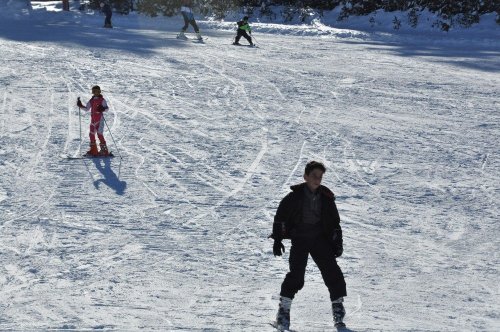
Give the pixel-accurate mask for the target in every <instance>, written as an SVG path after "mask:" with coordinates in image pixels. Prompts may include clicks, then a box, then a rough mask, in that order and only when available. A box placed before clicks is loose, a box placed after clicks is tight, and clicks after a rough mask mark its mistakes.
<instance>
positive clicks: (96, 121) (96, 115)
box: [76, 85, 110, 157]
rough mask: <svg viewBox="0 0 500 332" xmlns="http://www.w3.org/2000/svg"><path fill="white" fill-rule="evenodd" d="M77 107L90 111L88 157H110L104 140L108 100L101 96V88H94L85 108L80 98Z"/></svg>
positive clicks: (96, 86)
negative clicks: (105, 113) (97, 141)
mask: <svg viewBox="0 0 500 332" xmlns="http://www.w3.org/2000/svg"><path fill="white" fill-rule="evenodd" d="M76 105H77V106H78V107H80V108H84V109H86V110H87V111H90V132H89V137H90V150H89V151H87V153H86V155H87V156H91V157H97V156H103V157H107V156H109V155H110V153H109V151H108V147H107V146H106V140H105V139H104V116H103V114H102V113H103V112H105V111H106V110H108V108H109V107H108V104H107V102H106V99H104V97H103V96H102V94H101V88H100V87H99V86H98V85H95V86H93V87H92V98H90V100H89V101H88V102H87V105H85V106H84V105H83V104H82V102H81V101H80V98H78V101H77V103H76ZM96 134H97V137H98V138H99V147H100V151H98V150H97V143H96V139H95V136H96Z"/></svg>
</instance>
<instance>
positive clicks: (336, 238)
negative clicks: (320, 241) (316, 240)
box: [332, 230, 344, 258]
mask: <svg viewBox="0 0 500 332" xmlns="http://www.w3.org/2000/svg"><path fill="white" fill-rule="evenodd" d="M332 247H333V253H334V255H335V258H337V257H340V256H342V253H343V252H344V245H343V241H342V231H340V230H338V231H336V232H334V233H333V236H332Z"/></svg>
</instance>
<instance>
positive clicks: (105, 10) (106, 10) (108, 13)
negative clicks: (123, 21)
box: [102, 4, 113, 16]
mask: <svg viewBox="0 0 500 332" xmlns="http://www.w3.org/2000/svg"><path fill="white" fill-rule="evenodd" d="M102 12H103V13H104V14H105V15H106V16H111V15H112V14H113V11H112V10H111V6H110V5H108V4H104V6H103V7H102Z"/></svg>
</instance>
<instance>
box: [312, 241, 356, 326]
mask: <svg viewBox="0 0 500 332" xmlns="http://www.w3.org/2000/svg"><path fill="white" fill-rule="evenodd" d="M311 257H312V259H313V260H314V262H315V263H316V265H317V266H318V268H319V270H320V271H321V275H322V276H323V281H324V282H325V285H326V287H327V288H328V291H329V292H330V300H331V301H332V313H333V321H334V323H335V326H345V324H344V323H343V319H344V316H345V308H344V304H343V302H344V296H346V295H347V291H346V283H345V279H344V274H343V273H342V270H341V269H340V267H339V266H338V264H337V261H336V260H335V254H334V251H333V247H332V246H331V244H330V243H329V242H328V241H327V240H326V239H323V238H321V239H319V240H318V241H317V242H316V245H315V246H314V247H313V248H312V249H311Z"/></svg>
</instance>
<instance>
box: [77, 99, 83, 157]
mask: <svg viewBox="0 0 500 332" xmlns="http://www.w3.org/2000/svg"><path fill="white" fill-rule="evenodd" d="M78 101H79V102H81V100H80V97H78ZM78 119H79V121H80V147H79V148H78V153H81V152H82V112H81V109H80V106H78Z"/></svg>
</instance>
